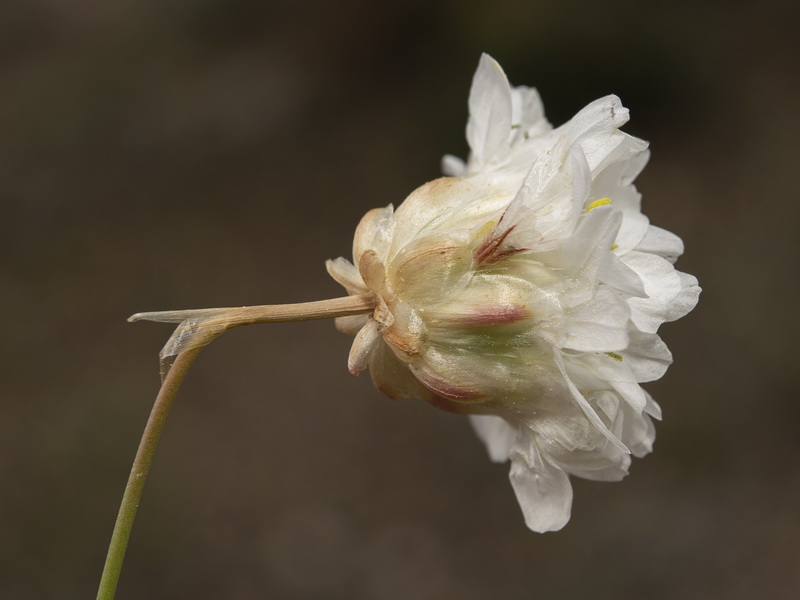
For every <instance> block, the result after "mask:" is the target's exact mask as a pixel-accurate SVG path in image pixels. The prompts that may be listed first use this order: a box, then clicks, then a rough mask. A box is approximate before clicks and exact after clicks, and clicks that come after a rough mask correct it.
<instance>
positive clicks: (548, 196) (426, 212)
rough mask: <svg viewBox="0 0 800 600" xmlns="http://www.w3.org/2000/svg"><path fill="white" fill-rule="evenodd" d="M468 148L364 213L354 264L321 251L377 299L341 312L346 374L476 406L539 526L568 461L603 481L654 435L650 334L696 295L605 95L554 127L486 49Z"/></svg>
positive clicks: (470, 409)
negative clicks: (647, 198) (656, 221)
mask: <svg viewBox="0 0 800 600" xmlns="http://www.w3.org/2000/svg"><path fill="white" fill-rule="evenodd" d="M469 112H470V116H469V122H468V125H467V139H468V141H469V145H470V149H471V154H470V157H469V160H468V162H467V163H466V164H465V163H464V162H462V161H460V160H459V159H456V158H454V157H451V156H447V157H445V159H444V161H443V162H444V170H445V172H446V174H447V175H448V176H449V177H445V178H442V179H437V180H435V181H432V182H430V183H427V184H425V185H423V186H422V187H421V188H419V189H417V190H416V191H414V192H413V193H412V194H411V195H410V196H409V197H408V198H407V199H406V200H405V201H404V202H403V203H402V205H400V206H399V207H398V209H397V210H396V211H395V210H394V209H393V208H392V206H391V205H390V206H388V207H386V208H380V209H374V210H372V211H370V212H369V213H367V215H366V216H365V217H364V218H363V220H362V221H361V223H360V224H359V226H358V229H357V230H356V234H355V240H354V243H353V259H354V263H355V264H351V263H350V262H349V261H347V260H346V259H344V258H338V259H336V260H333V261H328V270H329V272H330V274H331V275H332V276H333V277H334V278H335V279H336V280H337V281H338V282H339V283H340V284H342V285H343V286H344V287H345V288H346V289H347V291H348V292H349V293H350V294H364V293H370V292H372V293H374V294H375V295H376V297H377V299H378V305H377V308H376V309H375V311H374V313H373V314H372V315H359V316H352V317H342V318H340V319H338V320H337V326H338V327H339V328H340V329H341V330H342V331H345V332H347V333H350V334H355V336H356V338H355V341H354V343H353V347H352V350H351V353H350V358H349V368H350V371H351V372H352V373H354V374H356V373H358V372H359V371H361V370H363V369H365V368H369V370H370V373H371V375H372V378H373V380H374V382H375V385H376V386H377V387H378V389H379V390H380V391H382V392H383V393H385V394H387V395H388V396H391V397H395V398H422V399H425V400H427V401H428V402H430V403H431V404H433V405H435V406H437V407H440V408H443V409H446V410H450V411H453V412H458V413H466V414H469V415H471V419H472V423H473V425H474V426H475V429H476V431H477V433H478V435H479V436H480V438H481V439H482V440H483V441H484V442H485V443H486V446H487V448H488V451H489V455H490V457H491V458H492V459H493V460H495V461H505V460H509V459H510V460H511V474H510V478H511V483H512V485H513V487H514V490H515V492H516V495H517V499H518V500H519V504H520V506H521V508H522V512H523V514H524V517H525V522H526V523H527V525H528V527H530V528H531V529H533V530H534V531H552V530H558V529H560V528H562V527H563V526H564V525H565V524H566V523H567V521H568V520H569V517H570V510H571V505H572V487H571V485H570V482H569V477H568V476H569V475H575V476H578V477H584V478H587V479H594V480H602V481H616V480H619V479H621V478H622V477H624V476H625V475H626V473H627V471H628V466H629V464H630V455H631V454H633V455H634V456H643V455H645V454H647V453H648V452H650V450H651V449H652V444H653V439H654V437H655V432H654V428H653V423H652V421H651V417H652V418H656V419H658V418H660V410H659V407H658V405H657V404H656V403H655V402H654V401H653V399H652V398H651V397H650V396H649V395H648V393H647V392H645V391H644V390H643V389H642V388H641V387H640V385H639V384H640V383H642V382H646V381H652V380H655V379H658V378H660V377H661V376H662V375H663V374H664V372H665V371H666V369H667V367H668V366H669V364H670V362H671V360H672V357H671V354H670V352H669V350H668V349H667V347H666V346H665V345H664V343H663V342H662V341H661V339H660V338H659V337H658V335H656V331H657V330H658V328H659V326H660V325H661V324H662V323H664V322H665V321H672V320H675V319H677V318H679V317H681V316H683V315H685V314H686V313H687V312H689V311H690V310H691V309H692V308H693V307H694V305H695V304H696V302H697V299H698V294H699V292H700V288H699V287H698V286H697V280H696V279H695V278H694V277H692V276H690V275H686V274H684V273H680V272H678V271H676V270H675V268H674V267H673V263H674V262H675V260H676V258H677V257H678V256H679V255H680V254H681V253H682V252H683V244H682V242H681V240H680V238H678V237H677V236H675V235H674V234H672V233H670V232H668V231H665V230H663V229H660V228H658V227H654V226H652V225H650V224H649V221H648V219H647V217H645V216H644V215H643V214H642V212H641V210H640V199H641V197H640V194H639V193H638V192H637V191H636V188H635V187H634V185H633V180H634V179H635V177H636V176H637V175H638V174H639V172H640V171H641V170H642V168H643V167H644V165H645V163H646V162H647V159H648V151H647V144H646V143H645V142H643V141H642V140H639V139H636V138H634V137H631V136H630V135H627V134H625V133H622V132H621V131H619V127H621V126H622V125H623V124H624V123H625V122H626V121H627V120H628V111H627V110H626V109H625V108H623V107H622V105H621V104H620V101H619V99H618V98H617V97H615V96H608V97H606V98H602V99H600V100H597V101H596V102H593V103H591V104H590V105H589V106H587V107H586V108H584V109H583V110H582V111H580V112H579V113H578V114H577V115H576V116H575V117H574V118H573V119H572V120H571V121H570V122H568V123H566V124H565V125H563V126H561V127H558V128H556V129H553V128H552V126H551V125H550V124H549V123H548V122H547V120H546V119H545V117H544V112H543V108H542V104H541V101H540V99H539V95H538V94H537V92H536V90H534V89H531V88H527V87H515V88H512V87H511V86H510V85H509V83H508V81H507V79H506V76H505V74H504V73H503V71H502V69H501V68H500V66H499V65H498V64H497V63H496V62H495V61H494V60H493V59H492V58H490V57H489V56H487V55H483V56H482V58H481V60H480V64H479V66H478V69H477V71H476V73H475V76H474V79H473V82H472V89H471V92H470V96H469Z"/></svg>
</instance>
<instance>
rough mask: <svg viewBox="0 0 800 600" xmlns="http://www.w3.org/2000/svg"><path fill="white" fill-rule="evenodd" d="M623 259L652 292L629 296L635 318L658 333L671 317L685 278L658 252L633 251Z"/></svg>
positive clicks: (638, 325)
mask: <svg viewBox="0 0 800 600" xmlns="http://www.w3.org/2000/svg"><path fill="white" fill-rule="evenodd" d="M621 259H622V261H623V262H624V263H625V264H627V265H628V266H629V267H631V268H632V269H633V270H634V271H636V273H637V275H639V277H640V278H641V279H642V283H644V291H645V292H646V293H647V296H648V297H647V298H631V299H630V300H628V303H629V304H630V306H631V320H632V321H633V323H634V325H636V327H638V328H639V329H640V330H642V331H644V332H645V333H655V332H656V331H658V328H659V327H660V326H661V324H662V323H663V322H664V321H666V320H667V312H668V310H669V306H670V303H672V302H673V301H674V300H675V299H676V298H677V296H678V295H679V294H680V293H681V278H680V276H679V275H678V272H677V271H675V267H673V266H672V265H671V264H670V263H669V261H667V260H665V259H663V258H661V257H660V256H656V255H655V254H647V253H646V252H638V251H632V252H628V253H627V254H625V255H624V256H622V257H621ZM688 291H689V290H688V289H687V292H688ZM695 302H696V296H695Z"/></svg>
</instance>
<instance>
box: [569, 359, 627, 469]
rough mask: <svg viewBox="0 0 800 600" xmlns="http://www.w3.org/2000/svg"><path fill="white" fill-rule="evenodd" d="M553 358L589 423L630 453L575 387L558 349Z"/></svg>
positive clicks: (618, 446)
mask: <svg viewBox="0 0 800 600" xmlns="http://www.w3.org/2000/svg"><path fill="white" fill-rule="evenodd" d="M553 357H554V358H555V363H556V366H557V367H558V370H559V371H560V372H561V376H562V377H563V378H564V382H565V383H566V384H567V387H568V388H569V391H570V394H571V395H572V398H573V399H574V400H575V402H576V403H577V405H578V407H579V408H580V409H581V410H582V411H583V414H584V415H586V418H587V419H589V422H590V423H591V424H592V425H594V426H595V427H596V428H597V430H598V431H599V432H600V433H602V434H603V435H604V436H605V437H606V438H607V439H608V440H609V441H610V442H611V443H612V444H614V445H615V446H616V447H617V448H619V449H620V450H622V451H623V452H626V453H628V452H630V450H628V448H627V447H626V446H625V444H623V443H622V441H621V440H620V439H619V438H617V436H615V435H614V434H613V433H612V432H611V431H610V430H609V429H608V427H607V426H606V424H605V423H603V421H602V419H601V418H600V417H599V415H598V414H597V413H596V412H595V410H594V408H592V406H591V405H590V404H589V402H588V401H587V400H586V398H584V397H583V394H581V392H580V391H579V390H578V388H577V387H575V384H574V383H573V382H572V379H570V377H569V375H568V374H567V369H566V366H565V365H564V358H563V357H562V355H561V351H560V350H558V349H556V350H555V352H553Z"/></svg>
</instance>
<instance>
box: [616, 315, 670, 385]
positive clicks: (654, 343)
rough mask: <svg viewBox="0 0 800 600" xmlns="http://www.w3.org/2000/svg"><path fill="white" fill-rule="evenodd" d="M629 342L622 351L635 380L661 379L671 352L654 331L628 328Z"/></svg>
mask: <svg viewBox="0 0 800 600" xmlns="http://www.w3.org/2000/svg"><path fill="white" fill-rule="evenodd" d="M629 333H630V344H629V345H628V347H627V348H626V349H625V351H624V352H623V353H622V357H623V360H624V361H625V363H626V364H627V365H628V367H629V368H630V370H631V372H632V373H633V375H634V377H636V381H638V382H641V383H644V382H647V381H655V380H656V379H661V377H662V376H663V375H664V373H666V371H667V368H668V367H669V366H670V365H671V364H672V353H671V352H670V351H669V349H668V348H667V345H666V344H665V343H664V342H662V341H661V338H660V337H658V336H657V335H656V334H654V333H643V332H641V331H639V330H638V329H636V328H635V327H631V328H630V332H629Z"/></svg>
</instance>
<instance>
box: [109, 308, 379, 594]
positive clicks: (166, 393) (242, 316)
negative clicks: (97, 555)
mask: <svg viewBox="0 0 800 600" xmlns="http://www.w3.org/2000/svg"><path fill="white" fill-rule="evenodd" d="M374 308H375V297H374V296H373V295H372V294H363V295H360V296H348V297H345V298H334V299H332V300H322V301H319V302H303V303H300V304H280V305H267V306H251V307H242V308H217V309H203V310H196V311H168V312H161V313H138V314H136V315H134V316H133V317H131V319H130V320H133V321H136V320H154V321H171V322H175V321H180V320H182V319H196V318H198V317H201V318H202V319H201V320H202V322H201V323H200V324H199V325H197V327H196V328H198V330H202V329H208V331H209V332H211V333H210V335H206V336H204V335H199V336H198V337H199V338H200V339H202V340H204V341H203V342H202V345H196V346H194V347H191V348H187V349H185V350H183V351H181V352H180V353H178V355H177V356H176V358H175V362H173V363H172V366H171V368H170V369H169V371H167V373H166V376H165V377H164V380H163V381H162V383H161V389H160V390H159V391H158V396H157V397H156V401H155V404H153V408H152V410H151V411H150V418H149V419H148V420H147V425H145V428H144V433H143V434H142V439H141V441H140V442H139V449H138V450H137V451H136V458H134V460H133V466H132V467H131V473H130V475H129V476H128V483H127V485H126V486H125V493H124V494H123V496H122V503H121V504H120V507H119V513H118V514H117V521H116V523H115V524H114V533H113V534H112V535H111V543H110V544H109V547H108V554H107V555H106V562H105V566H104V567H103V575H102V577H101V578H100V588H99V589H98V591H97V600H114V595H115V594H116V590H117V584H118V583H119V576H120V572H121V571H122V562H123V561H124V560H125V550H126V549H127V547H128V541H129V540H130V537H131V529H132V528H133V521H134V518H135V517H136V509H137V508H139V501H140V499H141V497H142V490H143V489H144V483H145V480H146V479H147V473H148V471H149V470H150V464H151V463H152V462H153V455H154V454H155V451H156V446H157V445H158V439H159V437H161V431H162V430H163V429H164V424H165V423H166V420H167V415H168V414H169V409H170V407H171V406H172V402H173V400H174V399H175V396H176V395H177V393H178V390H179V389H180V387H181V384H182V383H183V380H184V378H185V377H186V373H187V372H188V371H189V367H191V366H192V363H193V362H194V359H195V358H197V355H198V354H199V353H200V350H202V349H203V347H204V346H205V345H206V344H207V343H209V342H210V341H211V340H213V339H215V338H216V337H217V336H219V335H220V334H221V333H223V332H224V331H227V330H228V329H231V328H233V327H239V326H241V325H252V324H255V323H277V322H286V321H307V320H312V319H327V318H333V317H342V316H347V315H356V314H363V313H367V312H371V311H372V310H373V309H374ZM176 316H178V317H180V318H176Z"/></svg>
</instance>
